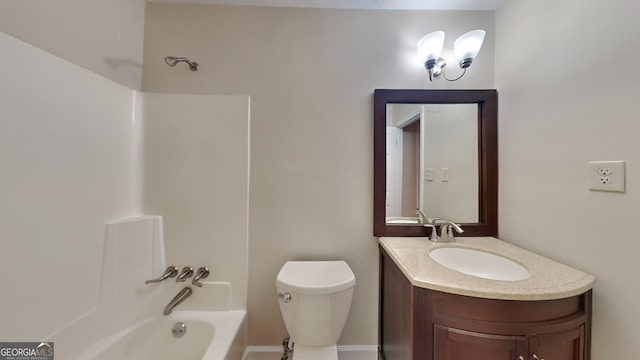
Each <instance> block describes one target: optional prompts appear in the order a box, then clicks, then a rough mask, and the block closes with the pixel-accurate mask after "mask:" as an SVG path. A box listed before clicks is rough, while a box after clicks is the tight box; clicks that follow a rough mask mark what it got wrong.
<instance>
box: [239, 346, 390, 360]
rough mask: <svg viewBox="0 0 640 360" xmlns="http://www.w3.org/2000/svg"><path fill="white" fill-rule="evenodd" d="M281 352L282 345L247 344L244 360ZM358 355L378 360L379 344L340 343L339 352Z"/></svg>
mask: <svg viewBox="0 0 640 360" xmlns="http://www.w3.org/2000/svg"><path fill="white" fill-rule="evenodd" d="M259 353H262V354H264V353H279V354H282V346H247V347H246V348H245V350H244V355H243V356H242V360H248V359H249V355H250V354H259ZM356 353H357V355H358V359H366V360H369V359H370V360H377V359H378V346H377V345H338V354H344V355H346V356H352V355H356Z"/></svg>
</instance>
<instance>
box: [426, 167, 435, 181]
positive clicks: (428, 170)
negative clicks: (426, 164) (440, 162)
mask: <svg viewBox="0 0 640 360" xmlns="http://www.w3.org/2000/svg"><path fill="white" fill-rule="evenodd" d="M424 181H433V168H425V169H424Z"/></svg>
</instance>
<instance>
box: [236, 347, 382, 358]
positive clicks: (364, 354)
mask: <svg viewBox="0 0 640 360" xmlns="http://www.w3.org/2000/svg"><path fill="white" fill-rule="evenodd" d="M281 357H282V351H276V350H275V349H273V350H271V349H269V350H268V351H264V350H262V351H255V352H253V351H252V352H250V353H248V356H247V357H246V358H245V359H244V360H280V359H281ZM338 358H339V360H377V359H378V355H377V352H376V351H375V350H373V351H371V350H343V351H339V352H338ZM289 360H291V355H289Z"/></svg>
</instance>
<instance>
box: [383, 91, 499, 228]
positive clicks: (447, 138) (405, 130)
mask: <svg viewBox="0 0 640 360" xmlns="http://www.w3.org/2000/svg"><path fill="white" fill-rule="evenodd" d="M497 105H498V96H497V92H496V91H495V90H491V89H487V90H411V89H407V90H392V89H376V90H375V91H374V111H373V123H374V125H373V127H374V131H373V143H374V159H373V175H374V178H373V234H374V235H375V236H429V235H430V234H431V233H432V231H431V229H432V226H433V225H434V224H433V221H432V220H433V219H434V218H444V219H446V220H448V221H453V222H455V223H458V224H460V225H462V228H463V229H464V234H462V236H496V235H497V231H498V131H497V130H498V129H497V121H498V106H497ZM417 211H419V212H417ZM423 213H424V214H423ZM441 224H442V222H439V223H435V227H436V229H437V228H439V227H440V226H441Z"/></svg>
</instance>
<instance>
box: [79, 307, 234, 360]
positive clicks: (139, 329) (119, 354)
mask: <svg viewBox="0 0 640 360" xmlns="http://www.w3.org/2000/svg"><path fill="white" fill-rule="evenodd" d="M245 314H246V312H245V311H179V310H177V311H174V312H173V313H172V314H171V315H169V316H162V317H157V318H153V319H149V320H145V321H142V322H140V323H137V324H135V325H132V326H130V327H128V328H126V329H123V330H121V331H118V332H116V333H115V334H113V335H111V336H109V337H107V338H105V339H104V340H102V341H100V342H98V343H97V344H95V345H94V346H92V347H90V348H89V349H88V350H87V351H85V352H84V353H82V354H81V355H80V356H79V357H77V358H76V360H134V359H135V360H200V359H202V360H238V359H240V357H237V358H236V356H237V355H234V351H232V348H233V347H234V342H237V338H238V335H240V336H242V334H239V331H240V328H241V326H242V323H243V321H244V318H245ZM177 322H183V323H184V324H185V325H186V332H185V333H184V335H183V336H182V337H180V338H174V337H173V335H172V332H171V329H172V327H173V325H174V324H175V323H177ZM240 354H242V352H240Z"/></svg>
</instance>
